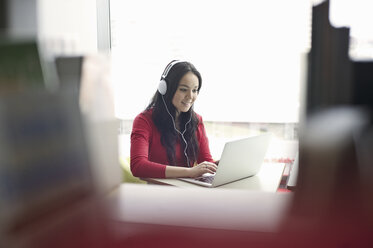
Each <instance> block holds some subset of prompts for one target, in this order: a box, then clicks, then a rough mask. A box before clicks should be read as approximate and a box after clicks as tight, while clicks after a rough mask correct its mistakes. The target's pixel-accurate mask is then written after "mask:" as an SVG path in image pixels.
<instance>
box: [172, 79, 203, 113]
mask: <svg viewBox="0 0 373 248" xmlns="http://www.w3.org/2000/svg"><path fill="white" fill-rule="evenodd" d="M198 86H199V81H198V77H197V76H196V75H194V74H193V72H187V73H186V74H185V75H184V76H183V77H182V78H181V80H180V82H179V85H178V87H177V89H176V92H175V95H174V97H173V98H172V104H173V105H174V106H175V108H176V116H177V115H178V114H180V113H181V112H188V111H189V109H190V107H192V105H193V103H194V101H195V100H196V99H197V96H198Z"/></svg>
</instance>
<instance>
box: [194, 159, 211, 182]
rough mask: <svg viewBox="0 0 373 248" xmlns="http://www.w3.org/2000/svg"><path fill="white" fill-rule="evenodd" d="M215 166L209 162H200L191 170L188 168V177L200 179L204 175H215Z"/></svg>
mask: <svg viewBox="0 0 373 248" xmlns="http://www.w3.org/2000/svg"><path fill="white" fill-rule="evenodd" d="M216 169H217V165H216V164H214V163H211V162H207V161H205V162H202V163H200V164H198V165H196V166H194V167H192V168H189V177H192V178H194V177H200V176H202V175H203V174H205V173H215V172H216Z"/></svg>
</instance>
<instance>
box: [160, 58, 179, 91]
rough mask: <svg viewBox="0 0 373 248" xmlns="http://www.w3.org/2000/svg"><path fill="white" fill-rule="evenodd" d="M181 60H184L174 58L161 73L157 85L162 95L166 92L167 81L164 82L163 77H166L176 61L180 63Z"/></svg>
mask: <svg viewBox="0 0 373 248" xmlns="http://www.w3.org/2000/svg"><path fill="white" fill-rule="evenodd" d="M181 62H185V61H183V60H175V61H173V62H172V63H170V64H169V65H168V66H167V67H166V69H165V70H164V72H163V74H162V77H161V81H160V82H159V85H158V92H159V93H160V94H161V95H162V96H164V95H165V94H166V92H167V83H166V80H165V78H166V77H167V75H168V73H169V72H170V70H171V68H172V67H173V66H174V65H176V64H178V63H181Z"/></svg>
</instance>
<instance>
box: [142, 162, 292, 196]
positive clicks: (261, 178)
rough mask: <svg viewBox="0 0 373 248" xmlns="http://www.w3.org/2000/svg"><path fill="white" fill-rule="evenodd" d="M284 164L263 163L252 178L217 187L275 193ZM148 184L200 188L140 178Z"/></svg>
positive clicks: (174, 181) (169, 180)
mask: <svg viewBox="0 0 373 248" xmlns="http://www.w3.org/2000/svg"><path fill="white" fill-rule="evenodd" d="M284 168H285V164H283V163H263V165H262V167H261V169H260V171H259V172H258V173H257V174H256V175H255V176H252V177H248V178H244V179H241V180H238V181H235V182H232V183H228V184H225V185H221V186H218V187H217V188H223V189H249V190H256V191H264V192H276V191H277V189H278V186H279V185H280V181H281V178H282V174H283V172H284ZM141 179H142V180H145V181H147V182H148V184H160V185H171V186H176V187H181V188H201V187H203V186H199V185H196V184H192V183H189V182H185V181H181V180H179V179H159V178H141Z"/></svg>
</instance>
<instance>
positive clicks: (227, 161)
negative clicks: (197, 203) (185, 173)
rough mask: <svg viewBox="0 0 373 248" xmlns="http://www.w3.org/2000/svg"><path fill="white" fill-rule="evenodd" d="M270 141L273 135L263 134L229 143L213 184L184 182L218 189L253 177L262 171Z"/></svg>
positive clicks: (194, 181)
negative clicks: (217, 187)
mask: <svg viewBox="0 0 373 248" xmlns="http://www.w3.org/2000/svg"><path fill="white" fill-rule="evenodd" d="M270 139H271V134H261V135H257V136H251V137H247V138H244V139H239V140H235V141H230V142H227V143H226V144H225V146H224V149H223V153H222V155H221V158H220V162H219V166H218V169H217V170H216V173H215V177H214V179H213V181H212V183H206V182H201V181H200V180H198V179H193V178H182V180H184V181H188V182H192V183H196V184H199V185H202V186H207V187H216V186H220V185H223V184H227V183H230V182H234V181H237V180H240V179H242V178H246V177H250V176H253V175H255V174H256V173H258V171H259V170H260V167H261V165H262V163H263V160H264V157H265V154H266V152H267V149H268V146H269V142H270Z"/></svg>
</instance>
